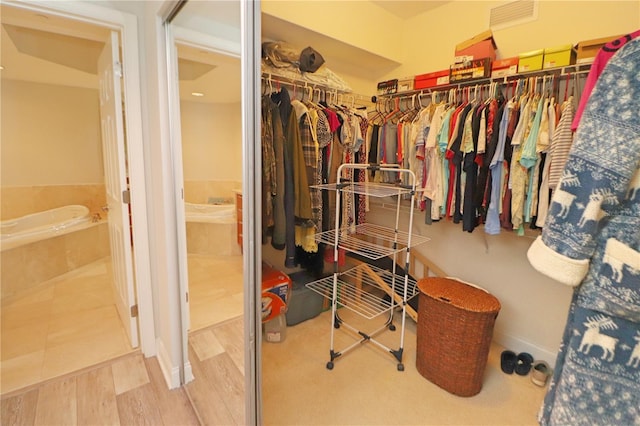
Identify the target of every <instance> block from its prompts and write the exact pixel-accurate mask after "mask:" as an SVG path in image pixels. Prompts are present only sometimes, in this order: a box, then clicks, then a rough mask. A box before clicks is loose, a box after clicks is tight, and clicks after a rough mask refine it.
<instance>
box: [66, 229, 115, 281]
mask: <svg viewBox="0 0 640 426" xmlns="http://www.w3.org/2000/svg"><path fill="white" fill-rule="evenodd" d="M107 226H108V225H107V223H106V222H103V223H100V224H97V225H94V226H90V227H89V228H86V229H83V230H80V231H76V232H73V233H70V234H66V235H64V241H65V243H64V244H65V249H66V254H67V270H69V271H71V270H74V269H76V268H79V267H81V266H84V265H87V264H89V263H92V262H94V261H96V260H98V259H101V258H103V257H105V256H107V255H108V254H109V250H110V249H109V241H108V240H106V241H105V240H104V238H101V236H104V232H101V231H100V229H99V228H100V227H105V228H106V227H107Z"/></svg>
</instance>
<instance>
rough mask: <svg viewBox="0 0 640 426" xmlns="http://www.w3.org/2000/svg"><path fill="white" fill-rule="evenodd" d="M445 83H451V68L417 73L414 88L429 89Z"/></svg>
mask: <svg viewBox="0 0 640 426" xmlns="http://www.w3.org/2000/svg"><path fill="white" fill-rule="evenodd" d="M443 84H449V70H441V71H434V72H430V73H427V74H420V75H416V77H415V82H414V83H413V89H414V90H418V89H428V88H429V87H435V86H442V85H443Z"/></svg>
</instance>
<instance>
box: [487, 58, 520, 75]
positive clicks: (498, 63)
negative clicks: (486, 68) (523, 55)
mask: <svg viewBox="0 0 640 426" xmlns="http://www.w3.org/2000/svg"><path fill="white" fill-rule="evenodd" d="M519 59H520V58H518V57H517V56H515V57H513V58H506V59H497V60H495V61H493V63H492V64H491V77H505V76H508V75H513V74H517V73H518V62H519Z"/></svg>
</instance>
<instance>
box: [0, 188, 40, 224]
mask: <svg viewBox="0 0 640 426" xmlns="http://www.w3.org/2000/svg"><path fill="white" fill-rule="evenodd" d="M33 200H34V198H33V190H32V188H31V187H30V186H27V187H24V186H20V187H7V186H3V187H2V189H0V209H1V210H0V219H1V220H7V219H13V218H16V217H20V216H24V215H26V214H29V213H33V212H34V211H35V209H34V205H33Z"/></svg>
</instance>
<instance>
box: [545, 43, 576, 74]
mask: <svg viewBox="0 0 640 426" xmlns="http://www.w3.org/2000/svg"><path fill="white" fill-rule="evenodd" d="M575 63H576V50H575V49H574V48H573V46H572V45H570V44H566V45H564V46H558V47H552V48H547V49H544V60H543V63H542V68H543V69H547V68H554V67H565V66H567V65H573V64H575Z"/></svg>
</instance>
